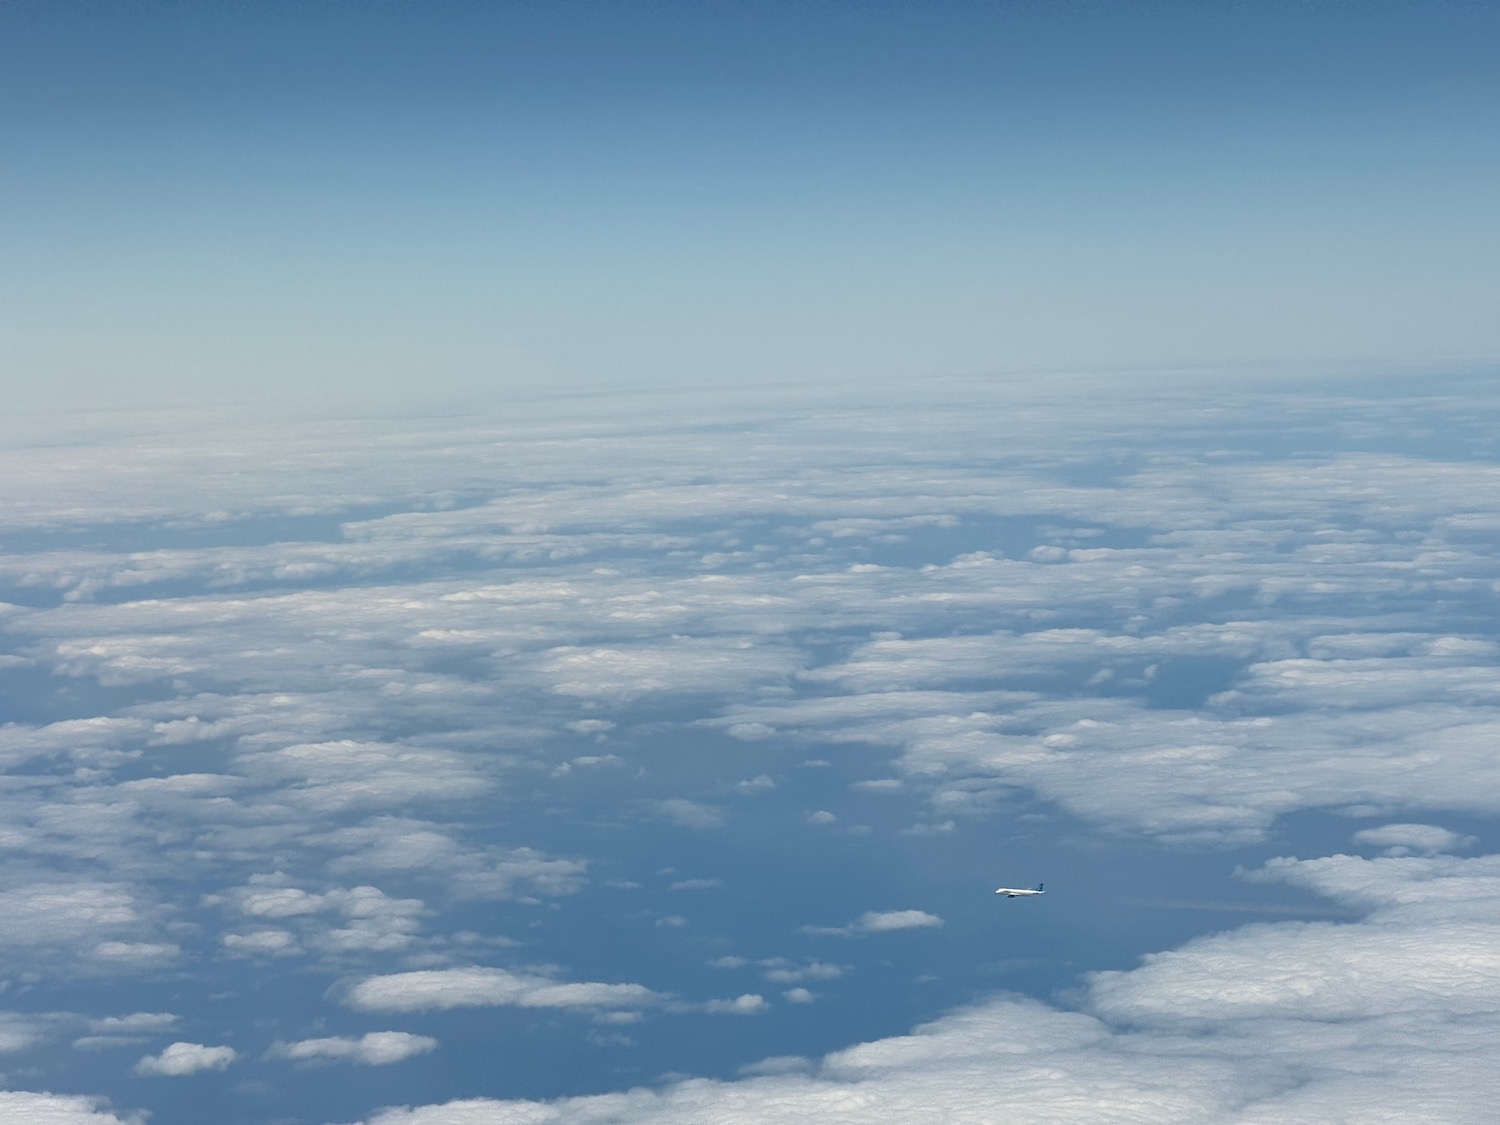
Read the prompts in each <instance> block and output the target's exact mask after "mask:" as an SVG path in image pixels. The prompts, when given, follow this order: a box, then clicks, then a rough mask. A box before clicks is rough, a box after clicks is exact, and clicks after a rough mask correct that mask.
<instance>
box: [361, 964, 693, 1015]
mask: <svg viewBox="0 0 1500 1125" xmlns="http://www.w3.org/2000/svg"><path fill="white" fill-rule="evenodd" d="M662 999H663V997H662V996H661V995H660V994H659V993H656V992H653V991H652V990H651V989H649V988H646V987H645V986H643V985H639V984H604V983H599V982H594V981H583V982H566V981H557V980H553V979H551V978H549V977H542V976H536V975H532V974H525V973H512V972H508V971H507V970H505V969H491V968H460V969H421V970H417V971H415V972H409V973H391V974H387V975H384V976H373V977H367V978H366V979H364V980H362V981H360V982H359V983H358V984H355V985H354V986H353V987H352V988H349V989H348V990H347V991H345V992H344V994H343V996H342V1001H343V1003H344V1004H345V1005H346V1006H347V1007H350V1008H355V1009H357V1010H359V1011H365V1012H427V1011H435V1010H441V1009H447V1008H492V1007H506V1006H510V1007H519V1008H639V1007H647V1006H650V1005H652V1004H655V1003H658V1002H659V1001H661V1000H662Z"/></svg>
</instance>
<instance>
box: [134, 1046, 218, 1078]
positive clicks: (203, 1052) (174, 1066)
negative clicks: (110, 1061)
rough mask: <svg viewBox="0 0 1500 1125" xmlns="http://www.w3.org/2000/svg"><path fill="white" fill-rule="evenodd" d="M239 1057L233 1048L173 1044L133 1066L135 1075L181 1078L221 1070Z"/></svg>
mask: <svg viewBox="0 0 1500 1125" xmlns="http://www.w3.org/2000/svg"><path fill="white" fill-rule="evenodd" d="M238 1057H239V1055H238V1053H237V1052H236V1051H235V1049H234V1048H233V1047H205V1046H204V1045H203V1044H202V1043H181V1042H179V1043H173V1044H172V1045H171V1046H170V1047H168V1048H166V1050H164V1051H162V1053H161V1054H159V1055H147V1056H146V1057H144V1058H143V1059H141V1060H140V1061H139V1062H138V1063H136V1064H135V1073H137V1074H141V1075H147V1076H155V1077H165V1078H181V1077H182V1076H183V1075H187V1074H197V1073H198V1072H199V1071H202V1070H223V1069H224V1068H225V1067H227V1066H228V1065H229V1064H230V1063H232V1062H234V1060H235V1059H236V1058H238Z"/></svg>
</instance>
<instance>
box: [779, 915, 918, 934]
mask: <svg viewBox="0 0 1500 1125" xmlns="http://www.w3.org/2000/svg"><path fill="white" fill-rule="evenodd" d="M942 924H943V920H942V919H941V918H939V917H938V916H937V915H936V914H929V913H927V911H925V910H867V911H865V912H864V913H863V914H861V915H860V916H859V917H858V918H856V919H855V920H854V921H852V922H850V923H849V924H848V925H846V926H804V927H802V929H803V932H804V933H809V934H823V935H827V936H834V937H858V936H860V935H863V934H883V933H891V932H892V931H895V930H924V929H932V928H935V927H938V926H941V925H942Z"/></svg>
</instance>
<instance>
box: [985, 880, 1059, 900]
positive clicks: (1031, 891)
mask: <svg viewBox="0 0 1500 1125" xmlns="http://www.w3.org/2000/svg"><path fill="white" fill-rule="evenodd" d="M1042 886H1043V884H1041V883H1038V884H1037V885H1036V886H1035V887H1001V888H1000V889H999V890H997V891H996V892H995V893H996V894H997V895H1004V896H1005V897H1006V898H1025V897H1026V896H1027V895H1044V894H1046V893H1047V892H1046V891H1044V890H1042Z"/></svg>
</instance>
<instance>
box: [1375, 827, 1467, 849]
mask: <svg viewBox="0 0 1500 1125" xmlns="http://www.w3.org/2000/svg"><path fill="white" fill-rule="evenodd" d="M1354 842H1355V843H1356V844H1361V845H1363V846H1365V847H1369V848H1384V849H1385V851H1386V855H1411V854H1413V853H1416V854H1419V855H1433V854H1435V853H1437V852H1455V851H1461V850H1462V849H1464V848H1471V847H1473V846H1474V844H1475V842H1476V841H1475V839H1474V837H1473V836H1460V835H1459V834H1458V833H1457V832H1452V831H1449V830H1448V829H1447V828H1440V827H1438V826H1437V825H1436V824H1382V825H1381V826H1380V827H1379V828H1362V829H1360V830H1359V831H1358V832H1356V833H1355V834H1354Z"/></svg>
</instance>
